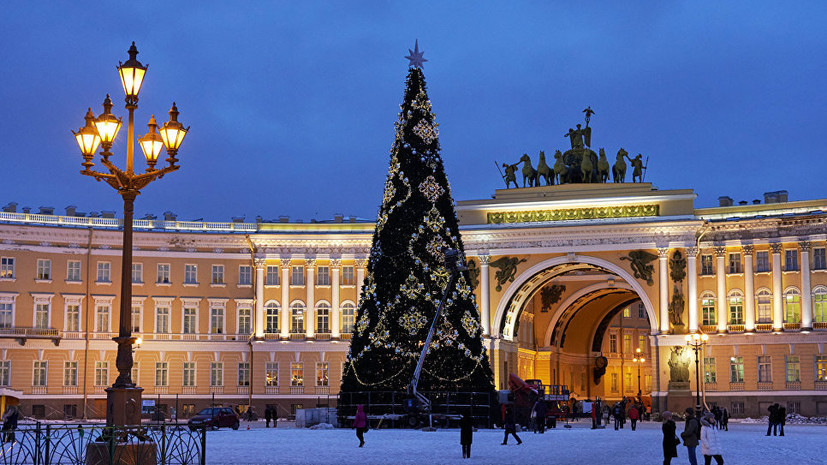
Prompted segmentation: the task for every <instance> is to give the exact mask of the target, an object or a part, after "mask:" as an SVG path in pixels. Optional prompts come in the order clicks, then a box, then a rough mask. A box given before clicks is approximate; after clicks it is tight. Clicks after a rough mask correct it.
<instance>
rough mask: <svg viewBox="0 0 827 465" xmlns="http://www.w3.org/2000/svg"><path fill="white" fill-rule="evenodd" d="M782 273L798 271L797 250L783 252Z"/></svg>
mask: <svg viewBox="0 0 827 465" xmlns="http://www.w3.org/2000/svg"><path fill="white" fill-rule="evenodd" d="M784 271H798V249H785V250H784Z"/></svg>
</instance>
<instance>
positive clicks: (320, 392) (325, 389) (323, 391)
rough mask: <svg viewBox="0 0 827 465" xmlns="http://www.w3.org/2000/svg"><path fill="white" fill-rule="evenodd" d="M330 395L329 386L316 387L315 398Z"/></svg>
mask: <svg viewBox="0 0 827 465" xmlns="http://www.w3.org/2000/svg"><path fill="white" fill-rule="evenodd" d="M329 394H330V386H316V395H317V396H326V395H329Z"/></svg>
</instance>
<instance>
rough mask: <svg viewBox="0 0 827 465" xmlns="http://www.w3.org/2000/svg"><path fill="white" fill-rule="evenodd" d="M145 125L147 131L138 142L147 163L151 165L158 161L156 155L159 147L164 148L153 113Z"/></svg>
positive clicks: (158, 152) (159, 151)
mask: <svg viewBox="0 0 827 465" xmlns="http://www.w3.org/2000/svg"><path fill="white" fill-rule="evenodd" d="M147 126H148V127H149V132H147V133H146V134H144V135H143V136H141V137H140V138H139V139H138V143H139V144H141V150H143V151H144V157H145V158H146V163H147V165H149V166H150V167H152V166H155V162H157V161H158V155H159V154H160V153H161V149H162V148H164V142H163V140H161V136H160V135H158V132H157V129H158V123H156V122H155V115H152V118H150V119H149V124H147Z"/></svg>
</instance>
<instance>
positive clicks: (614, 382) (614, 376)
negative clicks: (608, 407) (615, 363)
mask: <svg viewBox="0 0 827 465" xmlns="http://www.w3.org/2000/svg"><path fill="white" fill-rule="evenodd" d="M617 391H618V386H617V373H612V392H617Z"/></svg>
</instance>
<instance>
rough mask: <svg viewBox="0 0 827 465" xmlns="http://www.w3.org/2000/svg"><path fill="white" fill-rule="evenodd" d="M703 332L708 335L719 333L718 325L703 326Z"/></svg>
mask: <svg viewBox="0 0 827 465" xmlns="http://www.w3.org/2000/svg"><path fill="white" fill-rule="evenodd" d="M701 331H702V332H704V333H706V334H714V333H717V332H718V325H701Z"/></svg>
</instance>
